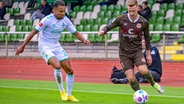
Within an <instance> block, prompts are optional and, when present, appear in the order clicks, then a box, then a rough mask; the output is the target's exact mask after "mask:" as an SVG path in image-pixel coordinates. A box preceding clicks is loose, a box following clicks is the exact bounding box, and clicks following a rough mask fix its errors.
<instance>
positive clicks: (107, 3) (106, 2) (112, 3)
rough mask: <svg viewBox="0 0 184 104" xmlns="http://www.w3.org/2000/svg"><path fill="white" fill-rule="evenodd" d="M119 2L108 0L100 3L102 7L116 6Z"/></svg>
mask: <svg viewBox="0 0 184 104" xmlns="http://www.w3.org/2000/svg"><path fill="white" fill-rule="evenodd" d="M117 1H118V0H108V1H104V2H100V3H98V4H99V5H100V6H102V5H116V3H117Z"/></svg>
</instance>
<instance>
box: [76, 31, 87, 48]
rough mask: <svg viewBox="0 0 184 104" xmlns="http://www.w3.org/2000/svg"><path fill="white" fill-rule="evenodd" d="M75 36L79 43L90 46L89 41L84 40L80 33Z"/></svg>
mask: <svg viewBox="0 0 184 104" xmlns="http://www.w3.org/2000/svg"><path fill="white" fill-rule="evenodd" d="M75 36H76V37H77V39H79V40H80V41H82V42H84V44H88V45H90V41H89V40H87V39H85V38H84V37H83V36H82V34H81V33H79V32H76V33H75Z"/></svg>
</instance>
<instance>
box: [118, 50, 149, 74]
mask: <svg viewBox="0 0 184 104" xmlns="http://www.w3.org/2000/svg"><path fill="white" fill-rule="evenodd" d="M119 58H120V63H121V66H122V68H123V70H124V71H126V70H129V69H134V65H136V66H137V67H138V66H140V65H146V60H145V57H144V55H143V53H142V50H138V51H136V52H134V53H126V52H124V51H120V53H119Z"/></svg>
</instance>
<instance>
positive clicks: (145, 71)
mask: <svg viewBox="0 0 184 104" xmlns="http://www.w3.org/2000/svg"><path fill="white" fill-rule="evenodd" d="M139 71H140V73H141V74H142V75H146V74H147V73H148V70H147V69H143V70H139Z"/></svg>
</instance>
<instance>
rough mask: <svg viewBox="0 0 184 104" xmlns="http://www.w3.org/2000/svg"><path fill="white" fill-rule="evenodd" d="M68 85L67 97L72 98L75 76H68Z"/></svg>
mask: <svg viewBox="0 0 184 104" xmlns="http://www.w3.org/2000/svg"><path fill="white" fill-rule="evenodd" d="M66 84H67V89H66V90H67V95H68V96H70V95H71V93H72V88H73V84H74V75H73V74H66Z"/></svg>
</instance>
